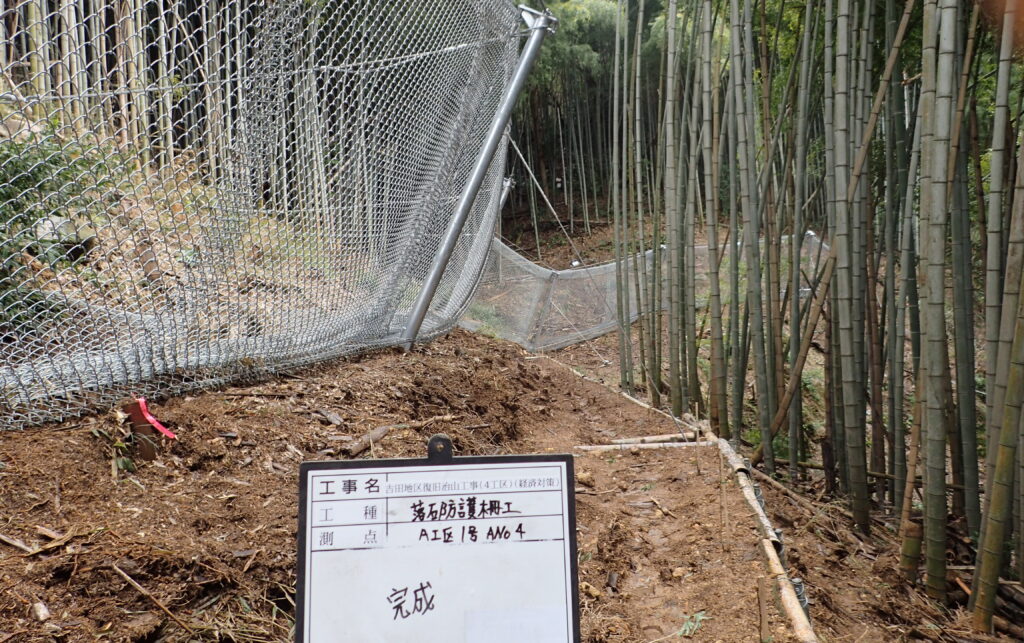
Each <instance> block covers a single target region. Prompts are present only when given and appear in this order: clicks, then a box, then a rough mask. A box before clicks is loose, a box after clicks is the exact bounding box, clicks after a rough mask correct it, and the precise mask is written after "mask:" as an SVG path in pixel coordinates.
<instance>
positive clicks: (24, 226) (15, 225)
mask: <svg viewBox="0 0 1024 643" xmlns="http://www.w3.org/2000/svg"><path fill="white" fill-rule="evenodd" d="M97 152H98V150H92V149H89V148H86V147H84V146H82V145H79V144H76V143H67V142H64V141H62V140H61V139H59V138H58V137H56V136H53V135H52V134H48V133H43V134H41V135H38V136H36V137H33V138H29V139H27V140H20V141H19V140H14V139H3V140H0V337H6V338H10V337H13V338H14V339H17V337H19V336H21V335H24V334H27V333H31V332H33V331H34V330H35V329H36V328H38V326H39V324H40V323H41V322H42V321H43V320H44V319H49V318H52V317H53V316H55V315H59V314H61V306H60V305H59V304H58V303H56V301H55V300H53V299H51V298H48V297H47V296H46V294H45V293H44V292H43V291H41V290H40V289H39V287H38V284H36V283H33V282H34V278H35V277H36V276H37V275H36V272H37V271H38V269H32V268H31V267H30V266H29V265H28V264H29V263H30V262H31V261H38V262H40V263H41V264H43V265H44V266H45V267H47V268H50V269H58V268H59V267H61V266H62V265H71V264H74V263H75V262H76V261H77V260H78V259H79V258H80V257H81V255H80V254H77V253H76V251H75V250H74V249H71V248H67V247H65V245H64V243H62V241H63V240H62V239H61V238H60V234H59V233H61V230H60V228H61V227H62V226H64V225H67V226H70V227H72V228H76V226H77V223H75V220H82V219H86V220H91V218H92V214H93V213H91V212H90V210H92V209H95V207H96V204H97V203H99V199H98V197H99V194H100V192H99V191H100V190H102V189H103V188H104V187H106V186H108V185H109V183H110V181H111V176H112V175H111V171H110V167H108V165H109V164H111V163H117V162H118V159H119V157H118V156H117V155H107V156H104V155H101V154H99V153H97ZM48 217H51V218H52V219H53V220H52V221H49V220H47V219H48ZM40 227H42V228H44V229H45V230H46V231H48V232H44V233H43V234H41V233H40V231H39V230H40ZM72 236H75V235H72ZM76 241H77V239H76ZM79 250H80V249H79ZM26 254H27V255H28V256H27V258H26Z"/></svg>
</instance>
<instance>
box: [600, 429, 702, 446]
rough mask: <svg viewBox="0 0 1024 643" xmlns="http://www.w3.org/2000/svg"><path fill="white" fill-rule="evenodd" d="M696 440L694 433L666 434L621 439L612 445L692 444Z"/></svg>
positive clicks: (613, 441)
mask: <svg viewBox="0 0 1024 643" xmlns="http://www.w3.org/2000/svg"><path fill="white" fill-rule="evenodd" d="M695 439H696V434H695V433H694V432H693V431H684V432H683V433H666V434H665V435H648V436H644V437H642V438H620V439H618V440H612V441H611V442H612V444H657V443H662V442H692V441H694V440H695Z"/></svg>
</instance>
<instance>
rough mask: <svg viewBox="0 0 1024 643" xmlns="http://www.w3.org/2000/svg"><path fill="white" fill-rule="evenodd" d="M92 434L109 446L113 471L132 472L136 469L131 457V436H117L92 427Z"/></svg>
mask: <svg viewBox="0 0 1024 643" xmlns="http://www.w3.org/2000/svg"><path fill="white" fill-rule="evenodd" d="M91 433H92V435H93V437H95V438H98V439H100V440H102V441H104V442H106V443H107V444H108V445H109V446H110V455H111V458H113V469H114V470H115V471H126V472H128V473H133V472H134V471H135V469H136V467H135V461H134V460H133V459H132V457H131V446H130V444H129V442H130V440H131V438H125V439H122V438H121V437H119V436H115V435H111V434H110V433H108V432H107V431H104V430H103V429H93V430H92V432H91Z"/></svg>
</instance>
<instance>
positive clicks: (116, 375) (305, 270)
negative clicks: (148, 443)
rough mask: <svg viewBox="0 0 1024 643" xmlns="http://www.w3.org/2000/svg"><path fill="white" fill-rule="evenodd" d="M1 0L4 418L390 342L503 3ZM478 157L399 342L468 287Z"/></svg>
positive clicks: (412, 294)
mask: <svg viewBox="0 0 1024 643" xmlns="http://www.w3.org/2000/svg"><path fill="white" fill-rule="evenodd" d="M2 7H3V9H2V16H0V18H2V19H0V29H3V36H4V37H3V41H2V43H0V70H2V72H0V73H2V76H0V429H5V428H16V427H22V426H27V425H31V424H38V423H41V422H45V421H49V420H55V419H60V418H64V417H68V416H71V415H74V414H78V413H82V412H86V411H88V410H92V409H96V408H103V407H109V406H111V405H113V404H115V403H117V402H118V401H120V400H121V399H123V398H124V397H126V396H140V395H170V394H176V393H179V392H182V391H184V390H188V389H195V388H200V387H205V386H212V385H217V384H221V383H224V382H227V381H231V380H237V379H240V378H245V377H247V376H259V375H262V374H266V373H271V372H277V371H281V370H284V369H288V368H293V367H298V366H302V365H305V364H309V363H312V362H315V361H320V360H324V359H329V358H332V357H336V356H339V355H342V354H346V353H351V352H354V351H357V350H362V349H365V348H368V347H372V346H380V345H386V344H392V343H397V342H399V341H401V340H402V334H403V331H404V330H405V329H406V327H407V325H408V322H409V319H410V314H411V310H412V307H413V303H414V302H415V301H416V300H417V298H420V299H422V297H421V296H420V293H421V292H422V291H423V290H424V283H425V282H426V281H427V276H428V274H430V271H431V266H432V263H433V261H434V259H435V256H436V255H438V249H439V247H441V245H442V242H443V240H444V238H445V236H446V231H448V230H449V228H450V224H451V220H452V218H453V217H452V213H453V211H455V210H456V209H457V204H458V202H459V200H460V196H461V194H462V192H463V188H464V186H466V185H467V183H470V182H471V181H470V179H471V177H472V176H473V174H474V167H475V166H476V165H478V164H479V163H478V160H477V157H478V153H479V151H480V150H481V148H482V147H484V144H485V143H486V142H487V141H488V139H489V138H492V137H490V136H489V133H490V132H491V130H493V129H494V123H495V120H496V114H497V113H499V112H500V109H499V107H500V105H501V104H502V99H503V96H504V94H505V93H506V89H507V88H508V87H509V85H510V83H511V81H512V80H513V79H514V78H515V74H516V65H517V60H519V51H520V42H521V40H522V36H523V34H524V25H523V21H521V20H520V13H519V11H517V10H516V8H515V7H514V6H513V5H512V4H510V3H509V2H507V1H505V0H446V1H445V2H436V1H429V2H428V1H427V0H403V2H385V1H379V2H370V1H367V2H351V1H348V0H317V1H316V2H311V1H309V0H207V1H202V0H118V1H117V2H113V1H108V0H78V1H66V2H52V1H47V0H21V1H19V0H14V1H13V2H5V3H3V5H2ZM527 23H528V25H529V21H527ZM530 26H532V25H530ZM532 27H533V29H536V28H537V27H536V26H532ZM527 31H529V30H527ZM499 138H500V130H499ZM494 158H495V160H494V161H493V162H489V164H485V165H484V166H483V172H482V174H481V177H482V183H481V189H480V192H479V195H478V196H477V198H476V199H475V201H471V203H470V204H471V206H472V207H471V208H469V210H468V217H467V218H466V221H465V225H464V226H463V227H461V230H460V229H456V230H455V233H456V236H455V239H456V241H457V242H456V243H455V245H454V248H453V251H452V254H451V262H450V263H449V264H448V266H447V269H446V270H444V271H443V274H442V277H441V279H440V281H439V284H438V288H437V291H436V295H435V296H434V297H433V298H432V300H429V299H428V302H432V303H430V306H429V309H428V310H427V314H426V317H425V319H424V323H423V327H422V331H421V332H420V337H430V336H434V335H437V334H438V333H441V332H444V331H445V330H447V329H448V328H450V327H451V326H452V325H453V324H454V323H455V321H456V320H457V319H458V318H459V315H460V314H461V312H462V311H463V309H464V307H465V306H466V303H467V301H468V299H469V297H470V295H471V294H472V292H473V290H474V288H475V287H476V285H477V282H478V279H479V275H480V271H481V269H482V266H483V263H484V260H485V257H486V254H487V248H488V244H489V241H490V236H491V232H492V229H493V222H494V217H495V214H496V211H497V203H498V199H499V194H500V191H501V177H502V174H503V170H504V167H503V165H504V158H505V155H504V153H503V150H502V149H500V145H499V149H498V153H497V155H496V156H495V157H494ZM460 232H461V233H460Z"/></svg>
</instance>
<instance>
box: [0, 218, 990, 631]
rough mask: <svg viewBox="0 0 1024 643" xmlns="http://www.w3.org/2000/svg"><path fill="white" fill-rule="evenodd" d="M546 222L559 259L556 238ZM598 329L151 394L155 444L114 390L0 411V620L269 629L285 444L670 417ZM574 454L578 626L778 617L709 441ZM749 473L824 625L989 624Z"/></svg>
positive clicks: (610, 434) (464, 342) (778, 623)
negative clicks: (141, 456)
mask: <svg viewBox="0 0 1024 643" xmlns="http://www.w3.org/2000/svg"><path fill="white" fill-rule="evenodd" d="M604 232H606V230H605V231H600V232H599V235H595V237H594V238H593V239H590V240H584V241H581V242H580V244H579V245H580V246H583V247H585V248H590V250H588V251H587V254H585V258H587V257H589V260H588V261H587V262H588V263H598V262H600V261H602V260H604V256H603V252H604V249H605V242H606V241H607V240H606V239H604V240H602V239H603V238H602V237H601V236H600V234H604ZM605 236H607V235H605ZM555 245H557V246H558V247H559V248H560V250H559V251H558V252H552V253H549V254H551V259H554V260H556V263H557V264H565V265H554V267H558V268H563V267H567V265H568V264H567V263H566V262H567V261H569V258H570V255H568V254H566V253H567V252H568V248H567V246H568V244H564V246H563V244H552V246H555ZM563 255H564V256H563ZM634 342H635V337H634ZM617 351H618V346H617V339H616V338H615V336H614V335H608V336H605V337H602V338H598V339H597V340H594V341H592V342H587V343H584V344H580V345H577V346H573V347H570V348H568V349H565V350H562V351H558V352H556V353H553V354H552V355H550V356H545V357H541V356H533V355H529V354H528V353H526V352H524V351H523V350H521V349H520V348H518V347H517V346H515V345H512V344H509V343H506V342H502V341H498V340H494V339H489V338H486V337H482V336H479V335H473V334H469V333H467V332H464V331H461V330H459V331H455V332H453V333H451V334H450V335H449V336H447V337H445V338H442V339H440V340H438V341H436V342H434V343H431V344H429V345H427V346H423V347H418V348H417V349H416V350H415V351H413V352H411V353H408V354H403V353H401V352H399V351H396V350H384V351H378V352H374V353H370V354H366V355H362V356H356V357H351V358H347V359H343V360H339V361H337V362H333V363H330V364H325V365H322V366H320V367H316V368H311V369H307V370H305V371H301V372H298V373H295V374H291V375H284V376H281V377H278V378H276V379H274V380H271V381H268V382H263V383H258V384H253V385H246V386H234V387H228V388H225V389H222V390H218V391H211V392H203V393H196V394H193V395H189V396H184V397H180V398H175V399H170V400H165V401H162V402H160V403H155V404H153V405H151V408H152V409H153V412H154V414H155V415H156V416H157V417H158V418H159V419H160V420H161V421H163V422H164V423H165V424H166V425H167V426H168V427H170V428H171V429H172V430H174V431H176V432H177V434H178V436H179V437H178V440H176V441H174V442H170V443H166V444H165V445H164V446H163V448H162V450H161V452H160V454H159V456H158V458H157V459H156V460H155V461H153V462H142V461H140V460H138V459H136V458H134V456H133V453H132V450H131V448H130V446H126V441H127V440H128V435H129V432H128V425H127V421H126V418H125V417H124V415H123V414H122V413H120V412H118V411H112V412H109V413H107V414H103V415H97V416H92V417H86V418H82V419H78V420H74V421H69V422H65V423H63V424H60V425H53V426H48V427H43V428H38V429H32V430H26V431H23V432H12V433H6V434H4V435H3V436H0V643H14V642H16V641H33V642H34V641H94V640H110V641H179V640H180V641H184V640H211V641H287V640H290V639H291V637H292V636H293V631H292V630H293V627H294V617H295V606H294V600H295V594H294V592H295V563H296V534H297V527H298V525H297V512H298V484H297V481H298V468H299V464H300V462H302V461H310V460H330V459H339V458H345V457H347V456H346V455H345V449H346V447H347V446H348V445H349V444H351V443H352V442H353V441H354V440H357V439H358V438H360V437H361V436H363V435H365V434H366V433H367V432H368V431H370V430H371V429H374V428H376V427H380V426H384V425H394V424H401V423H410V422H422V423H423V425H422V426H420V427H419V428H415V429H400V428H396V429H394V430H392V431H391V432H390V433H389V434H388V435H387V436H386V437H385V438H383V440H381V441H380V442H379V443H377V444H376V445H375V446H374V447H373V448H371V449H370V450H369V451H367V452H365V453H363V454H362V455H361V456H359V457H362V458H391V457H419V456H422V455H423V452H424V444H425V440H426V439H427V438H428V437H429V436H430V435H431V434H433V433H438V432H444V433H447V434H448V435H449V436H451V437H452V439H453V443H454V446H455V449H456V454H457V455H470V454H475V455H493V454H513V453H514V454H524V453H564V452H573V450H574V447H576V446H579V445H587V444H602V443H608V442H609V441H610V440H611V439H614V438H617V437H637V436H644V435H653V434H663V433H672V432H676V431H678V427H677V425H676V424H675V423H673V422H672V421H671V420H669V419H668V418H666V417H665V416H664V415H662V414H660V413H657V412H655V411H652V410H648V409H645V408H643V407H642V406H640V405H637V404H634V403H632V402H629V401H628V400H626V399H624V398H623V397H622V396H621V395H618V394H617V393H615V392H614V391H612V390H610V388H609V386H614V385H615V384H616V383H617V363H618V362H617V360H618V355H617ZM572 370H576V371H577V372H579V373H584V374H586V375H588V376H590V377H594V378H597V379H600V380H603V381H604V382H605V383H606V384H607V385H608V386H605V385H602V384H600V383H597V382H592V381H588V380H585V379H583V378H580V377H577V375H574V374H573V372H572ZM748 402H749V401H748ZM575 466H576V472H577V475H578V477H577V482H578V483H577V489H578V491H577V496H576V497H577V518H578V525H577V527H578V534H577V536H578V546H579V556H578V560H579V573H580V579H579V580H580V581H581V583H587V589H585V590H584V591H582V592H581V628H582V634H583V640H584V641H586V642H588V643H598V642H605V641H608V642H611V641H623V642H638V643H652V642H654V641H668V640H681V639H684V638H685V639H687V640H696V641H709V642H712V641H718V642H722V643H729V642H732V641H759V640H761V639H762V636H763V635H767V637H769V638H770V639H771V640H772V641H773V642H775V643H778V642H781V641H786V640H790V639H791V636H790V634H789V629H788V623H787V622H786V621H785V620H784V619H783V618H782V616H781V615H780V614H779V612H778V611H777V609H776V607H775V605H774V603H772V602H771V601H769V602H768V603H769V604H768V605H766V608H767V623H764V624H762V623H761V620H760V609H759V608H760V605H759V602H758V598H757V585H758V579H759V578H763V577H766V576H767V573H766V570H765V567H764V564H763V562H762V558H761V555H760V552H759V550H758V548H757V542H758V535H757V531H756V528H755V525H754V521H753V519H752V516H751V512H750V510H749V508H748V506H747V505H746V504H745V502H744V501H743V499H742V496H741V495H740V493H739V491H738V488H737V486H736V483H735V479H734V477H733V476H732V474H731V472H729V470H728V467H724V468H723V466H722V463H721V461H720V458H719V454H718V451H717V449H714V448H710V447H687V448H673V449H658V450H635V451H634V452H630V451H626V452H616V453H613V454H609V453H581V452H577V453H576V465H575ZM762 488H763V490H764V493H765V496H766V499H767V507H768V514H769V517H770V518H771V519H772V521H773V522H774V524H775V525H776V526H777V527H782V528H783V530H784V531H783V534H784V536H783V537H784V542H785V544H786V556H787V558H788V561H789V564H790V566H791V574H792V575H797V574H799V575H800V576H801V577H802V578H803V579H804V581H805V583H806V586H807V594H808V599H809V605H810V606H809V609H810V615H811V620H812V622H813V624H814V626H815V628H816V631H817V632H818V634H819V636H820V637H821V639H822V640H824V641H861V642H864V643H866V642H868V641H899V640H913V639H923V640H937V641H938V640H943V641H968V640H1008V639H1005V638H1004V639H987V638H985V637H978V636H976V635H974V634H973V633H971V632H970V630H969V628H968V627H967V625H968V619H967V617H966V615H965V613H964V611H963V610H962V609H957V610H952V611H948V612H947V611H943V610H940V609H939V608H937V607H935V606H934V604H933V603H931V602H929V601H928V600H927V599H925V598H924V597H923V593H921V592H919V591H918V590H917V589H915V588H912V587H908V585H907V584H906V583H904V582H901V581H900V579H899V578H898V577H897V573H896V569H897V567H898V565H897V563H898V558H897V556H898V551H897V549H896V547H895V544H894V541H895V539H894V538H893V537H892V535H891V534H890V533H889V532H887V531H886V529H885V528H884V527H881V528H879V529H876V530H875V534H874V535H873V536H872V537H871V538H861V537H858V536H857V535H856V534H854V533H853V532H852V531H851V529H850V528H849V522H848V521H847V520H846V519H845V517H844V516H843V514H842V507H841V506H839V505H838V504H837V503H827V502H822V501H821V500H822V497H821V496H820V494H818V493H817V492H816V489H820V484H819V483H818V482H816V481H815V480H813V479H812V480H811V481H809V482H808V483H807V484H805V488H804V491H805V492H806V496H805V498H806V500H807V502H809V503H810V505H809V506H811V507H814V509H811V510H808V509H807V508H806V507H807V506H808V505H806V504H803V503H797V502H795V501H794V500H793V499H791V498H790V497H789V496H787V495H784V494H783V493H782V492H781V491H778V490H777V489H776V488H775V487H773V486H772V485H771V484H769V483H765V484H762ZM762 626H765V627H766V628H767V630H766V631H764V630H762ZM189 630H191V633H190V632H189Z"/></svg>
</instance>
